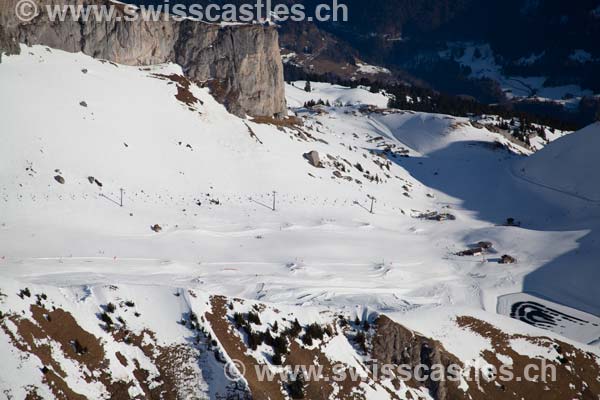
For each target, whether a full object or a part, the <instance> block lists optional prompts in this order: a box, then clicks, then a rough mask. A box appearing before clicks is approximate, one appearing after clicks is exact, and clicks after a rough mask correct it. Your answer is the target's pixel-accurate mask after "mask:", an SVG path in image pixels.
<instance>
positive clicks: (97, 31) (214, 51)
mask: <svg viewBox="0 0 600 400" xmlns="http://www.w3.org/2000/svg"><path fill="white" fill-rule="evenodd" d="M54 3H55V2H54V0H44V1H43V2H42V4H43V6H42V5H40V7H38V9H39V10H40V11H41V14H40V15H38V16H37V17H36V18H34V19H33V20H32V21H31V22H29V23H23V22H21V21H19V20H18V19H17V18H16V16H15V4H16V0H4V1H2V3H0V53H2V52H5V53H8V54H13V53H18V51H19V47H18V43H25V44H28V45H33V44H42V45H47V46H49V47H52V48H57V49H61V50H65V51H69V52H79V51H81V52H83V53H85V54H87V55H90V56H92V57H96V58H101V59H106V60H109V61H114V62H116V63H120V64H126V65H149V64H157V63H164V62H175V63H177V64H180V65H181V66H182V67H183V70H184V72H185V73H186V74H187V76H188V77H189V78H190V79H192V80H195V81H197V82H199V83H205V84H207V85H209V86H210V87H211V89H212V90H213V93H214V95H215V97H216V98H217V99H218V100H219V101H221V102H223V103H224V104H225V106H226V107H227V108H228V110H229V111H231V112H232V113H234V114H237V115H244V114H249V115H253V116H269V117H271V116H279V115H283V114H284V113H285V110H286V107H285V96H284V81H283V67H282V63H281V57H280V54H279V45H278V34H277V30H276V28H275V27H273V26H264V25H260V24H253V25H228V26H220V25H214V24H207V23H202V22H196V21H192V20H183V21H176V20H173V19H170V20H169V21H162V20H161V21H143V20H142V19H141V18H138V19H137V20H135V21H125V20H123V19H124V18H121V20H117V18H112V19H111V20H110V21H98V20H96V19H95V17H94V16H93V13H92V14H91V16H90V18H89V19H88V20H87V21H83V20H82V19H81V18H80V19H79V20H76V21H72V20H70V19H68V20H67V21H65V22H51V21H49V19H48V16H47V15H46V14H45V10H46V9H45V5H46V4H54ZM80 3H81V2H78V1H77V0H67V1H61V3H60V4H80ZM94 4H100V2H95V3H94ZM106 4H112V6H113V7H117V8H116V10H117V12H118V13H120V15H122V16H124V15H125V14H123V11H122V10H120V9H119V7H123V5H118V4H116V3H106Z"/></svg>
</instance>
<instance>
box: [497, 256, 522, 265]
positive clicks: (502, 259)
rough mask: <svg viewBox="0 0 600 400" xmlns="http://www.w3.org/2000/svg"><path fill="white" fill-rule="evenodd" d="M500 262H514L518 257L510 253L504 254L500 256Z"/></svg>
mask: <svg viewBox="0 0 600 400" xmlns="http://www.w3.org/2000/svg"><path fill="white" fill-rule="evenodd" d="M498 262H499V263H500V264H514V263H516V262H517V259H516V258H514V257H512V256H509V255H508V254H504V255H503V256H502V257H500V261H498Z"/></svg>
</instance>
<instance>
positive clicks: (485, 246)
mask: <svg viewBox="0 0 600 400" xmlns="http://www.w3.org/2000/svg"><path fill="white" fill-rule="evenodd" d="M477 246H479V247H481V248H482V249H484V250H489V249H491V248H492V247H494V245H493V244H492V242H488V241H481V242H477Z"/></svg>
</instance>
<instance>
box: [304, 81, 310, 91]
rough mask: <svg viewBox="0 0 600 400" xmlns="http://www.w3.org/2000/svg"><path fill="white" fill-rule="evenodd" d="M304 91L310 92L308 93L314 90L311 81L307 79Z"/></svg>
mask: <svg viewBox="0 0 600 400" xmlns="http://www.w3.org/2000/svg"><path fill="white" fill-rule="evenodd" d="M304 91H305V92H308V93H310V92H312V87H311V85H310V81H306V84H304Z"/></svg>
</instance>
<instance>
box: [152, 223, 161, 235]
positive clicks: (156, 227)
mask: <svg viewBox="0 0 600 400" xmlns="http://www.w3.org/2000/svg"><path fill="white" fill-rule="evenodd" d="M150 229H152V230H153V231H154V232H156V233H158V232H160V231H162V227H161V226H160V225H159V224H154V225H152V226H151V227H150Z"/></svg>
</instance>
